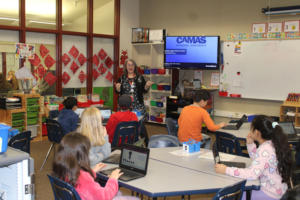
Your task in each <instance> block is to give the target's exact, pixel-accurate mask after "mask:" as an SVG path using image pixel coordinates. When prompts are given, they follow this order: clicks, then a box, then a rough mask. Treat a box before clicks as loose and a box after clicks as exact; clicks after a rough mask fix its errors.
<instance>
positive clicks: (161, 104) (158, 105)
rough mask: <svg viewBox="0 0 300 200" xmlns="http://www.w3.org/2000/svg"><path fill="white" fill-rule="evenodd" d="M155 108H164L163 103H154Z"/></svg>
mask: <svg viewBox="0 0 300 200" xmlns="http://www.w3.org/2000/svg"><path fill="white" fill-rule="evenodd" d="M156 106H157V107H164V103H163V102H156Z"/></svg>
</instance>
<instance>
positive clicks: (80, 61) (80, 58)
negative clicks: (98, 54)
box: [78, 53, 86, 66]
mask: <svg viewBox="0 0 300 200" xmlns="http://www.w3.org/2000/svg"><path fill="white" fill-rule="evenodd" d="M78 62H79V64H80V66H82V65H83V64H84V63H85V62H86V57H85V56H84V55H83V54H82V53H81V54H79V56H78Z"/></svg>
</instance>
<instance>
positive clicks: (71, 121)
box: [58, 97, 79, 134]
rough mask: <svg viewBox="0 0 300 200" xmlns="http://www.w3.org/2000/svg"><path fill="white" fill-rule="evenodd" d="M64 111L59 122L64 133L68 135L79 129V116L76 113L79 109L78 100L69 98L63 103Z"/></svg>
mask: <svg viewBox="0 0 300 200" xmlns="http://www.w3.org/2000/svg"><path fill="white" fill-rule="evenodd" d="M63 105H64V109H62V110H61V111H60V112H59V115H58V122H59V123H60V125H61V126H62V129H63V133H64V134H67V133H70V132H72V131H75V130H76V129H77V126H78V125H77V124H78V122H79V116H78V115H77V114H76V113H75V112H74V111H75V110H76V109H77V99H76V98H75V97H68V98H66V99H65V100H64V102H63Z"/></svg>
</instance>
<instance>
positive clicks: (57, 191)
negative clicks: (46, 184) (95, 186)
mask: <svg viewBox="0 0 300 200" xmlns="http://www.w3.org/2000/svg"><path fill="white" fill-rule="evenodd" d="M47 176H48V178H49V180H50V184H51V187H52V191H53V194H54V198H55V200H81V198H80V196H79V194H78V193H77V191H76V190H75V188H74V187H73V186H72V185H71V184H69V183H66V182H64V181H62V180H60V179H59V178H56V177H53V176H51V175H49V174H48V175H47Z"/></svg>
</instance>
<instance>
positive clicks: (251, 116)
mask: <svg viewBox="0 0 300 200" xmlns="http://www.w3.org/2000/svg"><path fill="white" fill-rule="evenodd" d="M255 116H256V115H248V122H252V121H253V119H254V118H255Z"/></svg>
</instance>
